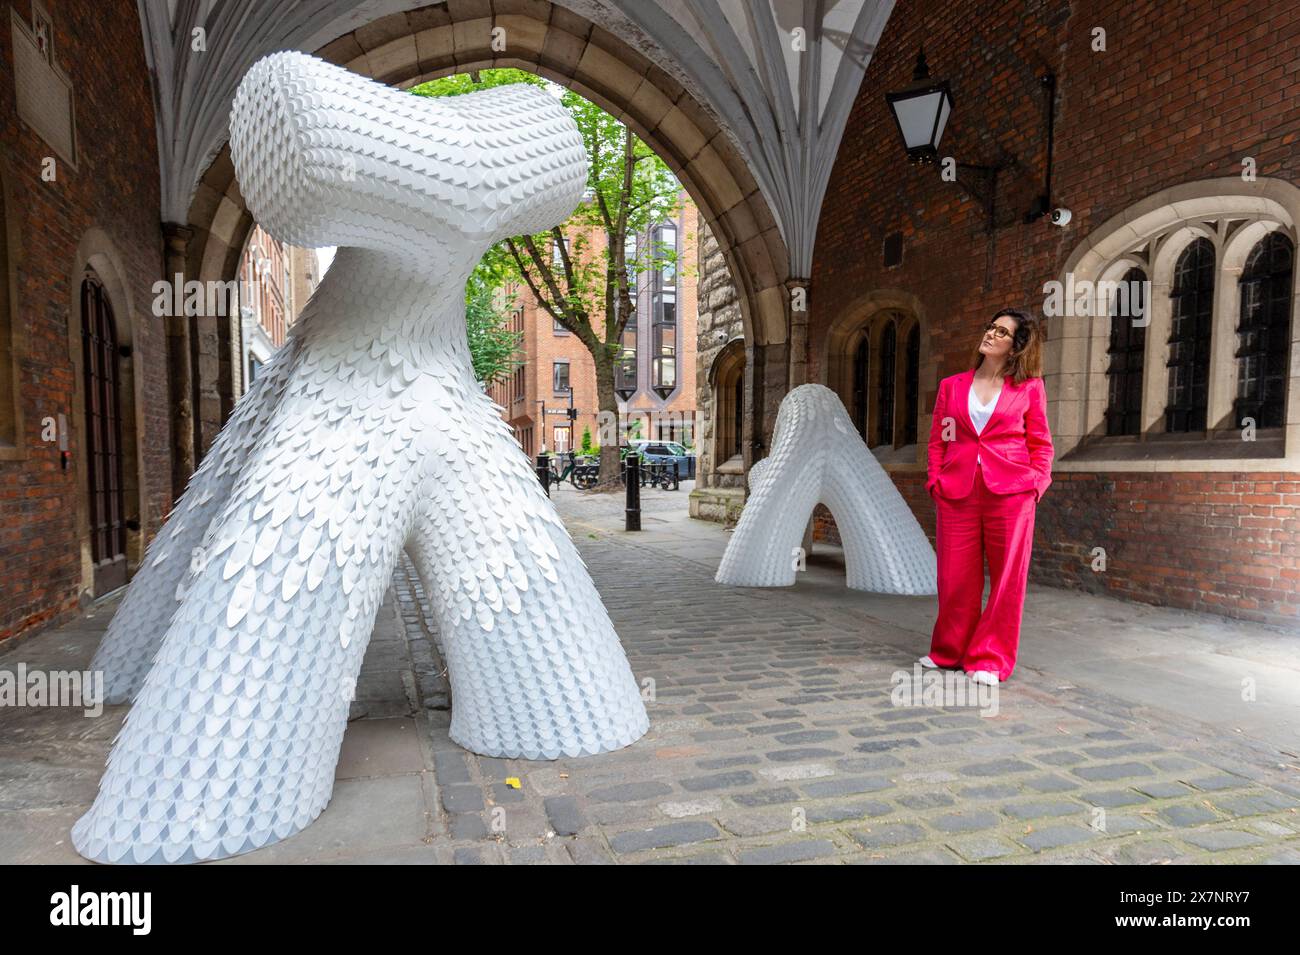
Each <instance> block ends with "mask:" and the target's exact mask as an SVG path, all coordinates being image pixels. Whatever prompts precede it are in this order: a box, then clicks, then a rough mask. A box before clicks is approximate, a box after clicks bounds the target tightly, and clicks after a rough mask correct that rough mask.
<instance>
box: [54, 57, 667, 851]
mask: <svg viewBox="0 0 1300 955" xmlns="http://www.w3.org/2000/svg"><path fill="white" fill-rule="evenodd" d="M230 127H231V130H230V132H231V139H230V142H231V153H232V156H233V158H234V163H235V169H236V171H237V173H238V176H239V184H240V188H241V189H242V191H243V195H244V198H245V199H246V200H247V202H248V207H249V209H250V210H251V211H252V213H253V215H254V216H255V217H256V219H257V221H258V222H260V223H261V224H262V226H263V227H264V228H266V229H267V230H268V231H269V232H270V233H271V234H272V235H274V236H276V237H277V238H278V239H280V240H281V241H283V242H286V243H290V244H294V245H302V246H316V247H319V246H325V245H337V246H340V249H339V252H338V254H337V257H336V258H335V260H334V264H333V266H332V268H331V269H330V271H329V273H328V274H327V275H326V276H325V278H324V280H323V281H322V283H321V285H320V287H319V288H318V289H317V291H316V294H315V295H314V296H313V297H312V300H311V301H310V302H309V303H308V305H307V307H306V310H305V312H304V314H303V316H302V318H301V320H300V321H299V322H298V323H297V324H295V325H294V326H293V329H292V331H291V335H290V340H289V342H288V343H287V344H286V345H285V346H284V348H283V349H282V350H281V351H280V353H279V354H278V355H277V356H276V358H275V360H274V361H273V362H272V365H271V366H270V367H269V368H268V370H267V373H266V375H265V376H264V377H262V378H261V379H259V380H258V381H257V383H256V384H255V386H254V388H253V389H252V390H251V391H250V392H249V393H248V394H247V395H245V396H244V398H243V399H242V400H241V401H240V403H239V405H238V407H237V408H236V411H235V414H234V415H233V416H232V418H231V419H230V421H229V423H228V424H227V426H226V428H225V429H224V430H223V431H222V433H221V435H220V436H219V438H218V439H217V441H216V442H215V444H214V445H213V448H212V450H211V452H210V453H209V454H208V456H207V457H206V458H205V460H204V462H203V465H202V467H201V468H200V469H199V470H198V472H197V473H196V474H195V475H194V478H193V480H192V481H191V482H190V485H189V488H188V489H187V490H186V492H185V495H184V497H183V498H182V499H181V501H180V502H179V503H178V505H177V508H176V511H175V513H174V514H173V515H172V517H171V519H170V521H169V522H168V524H167V526H165V527H164V528H163V530H162V531H161V532H160V533H159V535H158V537H157V539H156V540H155V541H154V542H153V544H152V545H151V546H150V548H149V551H148V554H147V555H146V558H145V561H144V564H143V565H142V566H141V569H140V572H139V573H138V574H137V576H136V578H135V579H134V581H133V582H132V584H131V587H130V590H129V591H128V593H127V596H126V599H125V600H124V602H123V604H122V607H121V609H120V610H119V611H118V613H117V616H116V617H115V619H114V620H113V622H112V625H111V626H110V628H109V631H108V634H107V635H106V637H105V639H104V643H103V645H102V646H101V647H100V649H99V652H98V654H97V656H96V658H95V661H94V664H93V665H94V666H95V667H96V668H102V669H103V670H105V671H106V686H107V689H108V694H109V697H110V699H112V700H116V701H122V700H125V699H130V698H131V697H132V696H134V698H135V705H134V707H133V708H132V710H131V712H130V714H129V715H128V717H127V720H126V723H125V725H124V727H123V729H122V732H121V734H120V735H119V737H118V739H117V742H116V745H115V746H114V748H113V751H112V754H111V755H110V757H109V760H108V768H107V771H106V773H105V775H104V778H103V780H102V782H101V784H100V790H99V795H98V797H97V798H96V799H95V802H94V805H93V806H92V807H91V809H90V811H89V812H87V813H86V815H85V816H83V817H82V818H81V819H80V820H79V821H78V822H77V824H76V826H75V827H74V829H73V842H74V844H75V845H76V847H77V850H78V851H79V852H80V853H81V854H82V855H83V856H86V857H87V858H90V859H95V860H99V861H104V862H178V861H179V862H191V861H196V860H203V859H216V858H221V857H224V856H230V855H234V854H236V853H240V852H245V851H248V850H250V849H256V848H258V847H260V846H264V845H267V844H268V843H272V842H275V841H277V840H280V839H284V838H285V837H287V836H289V835H291V834H292V833H294V832H297V831H298V830H300V829H302V828H303V827H304V826H306V825H307V824H308V823H310V822H311V821H312V820H313V819H315V818H316V816H317V815H319V814H320V812H321V810H322V809H324V808H325V805H326V803H327V802H328V801H329V798H330V794H331V791H332V789H333V784H334V769H335V764H336V762H337V760H338V754H339V745H340V742H341V741H342V738H343V731H344V727H345V725H346V723H347V714H348V706H349V701H350V700H351V698H352V696H353V688H354V687H355V685H356V678H357V674H358V671H359V669H360V666H361V658H362V655H363V653H364V652H365V649H366V643H367V641H368V640H369V637H370V631H371V629H372V627H373V626H374V621H375V614H376V612H377V610H378V607H379V604H380V601H381V598H382V596H383V593H384V590H385V588H386V587H387V586H388V583H389V580H390V578H391V576H392V571H393V567H394V564H395V562H396V561H397V559H398V555H399V554H400V552H401V551H402V550H403V549H405V550H406V551H407V553H409V554H410V556H411V558H412V560H413V561H414V564H415V566H416V569H417V570H418V572H419V574H420V577H421V579H422V581H423V583H424V587H425V589H426V591H427V592H428V594H429V596H430V602H431V604H432V605H433V607H434V608H435V611H436V613H437V616H438V625H439V627H440V629H441V633H442V641H443V645H444V647H445V652H446V662H447V664H448V667H449V671H450V678H451V685H452V701H453V711H452V721H451V738H452V739H453V740H455V741H456V742H457V743H459V744H461V745H462V746H465V747H466V748H467V749H470V750H473V751H474V752H477V753H483V754H487V755H492V756H501V757H522V758H528V759H554V758H557V757H560V756H562V755H567V756H580V755H585V754H594V753H600V752H604V751H607V750H612V749H617V748H619V747H622V746H626V745H628V744H629V743H631V742H633V741H634V740H636V739H637V738H639V737H640V736H641V735H642V734H643V733H644V732H645V731H646V729H647V727H648V721H647V718H646V711H645V707H644V704H643V703H642V700H641V696H640V694H639V692H638V688H637V685H636V682H635V679H634V678H633V675H632V671H631V668H630V667H629V666H628V662H627V658H626V656H625V655H624V652H623V648H622V645H621V644H620V643H619V639H618V635H617V634H616V633H615V632H614V627H613V625H612V624H611V622H610V619H609V616H608V614H607V613H606V611H605V608H604V606H603V605H602V603H601V601H600V597H599V595H598V594H597V592H596V590H595V587H594V586H593V585H592V582H591V578H590V576H589V575H588V574H587V571H586V568H585V566H584V564H583V562H582V560H581V558H580V557H579V555H578V552H577V550H576V548H575V547H574V546H573V542H572V540H570V538H569V536H568V534H567V532H566V531H565V529H564V526H563V524H562V523H561V522H560V519H559V518H558V516H557V515H556V513H555V511H554V508H553V506H552V505H551V503H550V501H549V500H548V499H547V497H546V494H545V493H544V492H543V491H542V489H541V486H540V484H539V482H538V480H537V477H536V475H535V473H534V471H533V469H532V465H531V463H530V462H529V460H528V459H527V457H526V456H525V455H524V453H523V451H522V450H521V449H520V447H519V445H518V444H517V443H516V442H515V441H514V439H513V437H512V435H511V431H510V429H509V427H508V426H507V425H506V423H505V422H504V421H503V420H502V419H501V417H500V415H499V414H498V412H499V408H498V406H496V405H495V404H493V402H492V401H491V399H490V398H489V397H488V396H487V395H486V394H485V393H484V392H483V389H482V387H481V386H480V385H479V384H478V383H477V382H476V381H475V379H474V374H473V370H472V366H471V363H470V355H469V348H468V345H467V342H466V332H465V309H464V287H465V280H466V278H467V277H468V275H469V272H470V270H471V269H472V267H473V266H474V264H475V263H476V262H477V261H478V259H479V258H480V256H481V255H482V254H483V253H484V252H485V251H486V250H487V249H488V248H489V246H490V245H491V244H492V243H493V242H494V241H497V240H498V239H501V238H503V237H505V236H507V235H515V234H520V233H533V232H537V231H541V230H543V229H546V228H549V227H550V226H551V225H553V224H555V223H557V222H560V221H562V220H563V219H564V218H565V217H566V216H568V215H569V213H570V212H571V211H572V210H573V209H574V207H575V206H576V205H577V203H578V201H579V199H580V197H581V195H582V192H583V189H584V188H585V186H586V179H587V157H586V153H585V151H584V149H583V144H582V138H581V136H580V135H579V133H578V130H577V127H576V126H575V124H574V123H573V121H572V119H571V117H570V116H569V115H568V113H567V111H566V110H565V109H564V108H563V107H562V106H561V104H560V103H559V102H558V101H557V100H556V99H555V98H554V97H552V96H551V95H549V94H548V93H547V92H546V91H545V90H541V89H538V88H536V87H531V86H506V87H499V88H496V89H491V90H486V91H483V92H478V93H472V94H469V95H465V96H459V97H451V98H444V99H425V98H420V97H416V96H413V95H411V94H409V93H404V92H400V91H398V90H393V89H390V88H388V87H385V86H382V85H380V84H378V83H375V82H372V81H370V80H367V79H364V78H362V77H359V76H357V75H355V74H353V73H350V72H348V71H347V70H344V69H341V68H340V67H336V66H332V65H330V64H327V63H325V62H323V61H321V60H318V59H315V58H313V57H309V56H305V55H302V54H298V53H279V54H275V55H273V56H269V57H266V58H265V59H263V60H261V61H259V62H258V63H256V64H255V65H254V66H253V67H252V69H250V70H249V72H248V75H247V76H246V77H245V78H244V80H243V82H242V83H241V84H240V87H239V91H238V93H237V95H236V97H235V102H234V108H233V111H232V115H231V122H230Z"/></svg>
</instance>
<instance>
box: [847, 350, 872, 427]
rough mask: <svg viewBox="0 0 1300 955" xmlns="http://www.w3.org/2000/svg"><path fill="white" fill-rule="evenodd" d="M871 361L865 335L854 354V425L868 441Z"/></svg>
mask: <svg viewBox="0 0 1300 955" xmlns="http://www.w3.org/2000/svg"><path fill="white" fill-rule="evenodd" d="M870 361H871V343H870V342H869V341H868V340H867V336H866V335H863V336H862V340H861V341H860V342H858V347H857V348H856V349H855V350H854V352H853V407H852V409H851V410H852V412H853V424H854V425H855V426H856V427H857V429H858V434H860V435H862V440H863V441H866V440H867V380H868V370H869V366H870Z"/></svg>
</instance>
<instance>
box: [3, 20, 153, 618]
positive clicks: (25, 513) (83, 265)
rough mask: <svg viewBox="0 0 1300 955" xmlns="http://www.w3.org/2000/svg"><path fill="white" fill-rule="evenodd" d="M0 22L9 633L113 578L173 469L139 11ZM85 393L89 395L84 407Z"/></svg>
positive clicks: (135, 555) (121, 573)
mask: <svg viewBox="0 0 1300 955" xmlns="http://www.w3.org/2000/svg"><path fill="white" fill-rule="evenodd" d="M0 31H3V33H4V37H3V42H0V131H2V135H0V186H2V189H3V193H2V194H3V220H4V221H3V226H2V227H0V233H3V235H4V237H5V242H4V244H3V247H0V253H2V254H0V272H3V275H4V281H3V289H2V291H3V296H0V340H2V342H3V344H2V345H0V364H3V366H4V368H3V371H0V405H3V406H4V407H3V411H0V423H3V426H4V427H3V429H0V430H3V433H0V579H2V580H3V583H0V639H4V638H5V637H8V636H11V635H13V634H18V633H22V632H24V631H27V630H31V629H33V628H35V627H37V626H40V625H42V624H47V623H50V622H52V621H55V620H58V619H60V618H61V617H64V616H66V615H67V614H69V613H70V612H72V611H74V610H75V609H76V608H77V607H78V604H79V601H80V600H81V599H84V597H86V596H89V595H93V594H95V593H97V592H101V593H102V592H103V591H104V590H106V589H109V588H111V587H112V586H114V585H115V584H116V583H120V582H121V581H123V580H125V575H126V573H127V572H128V569H129V567H130V565H133V564H134V563H136V562H138V560H139V559H140V555H141V554H142V552H143V547H144V544H145V542H146V540H147V539H148V538H149V536H150V535H152V534H153V533H155V532H156V531H157V528H158V526H159V525H160V524H161V522H162V520H163V519H164V517H165V516H166V514H167V512H168V509H169V507H170V503H171V500H172V485H171V471H172V466H171V446H170V439H169V435H170V427H171V419H170V414H169V401H168V379H167V339H166V331H165V328H164V326H163V324H162V319H159V318H155V317H154V315H153V314H152V308H151V306H152V303H153V300H154V293H153V291H152V286H153V284H154V283H155V282H156V281H157V280H158V279H159V278H160V277H161V275H162V272H163V268H162V262H163V260H162V232H161V227H160V221H161V216H160V212H159V181H158V174H157V170H158V153H157V139H156V131H155V127H154V101H153V96H152V93H151V90H150V82H149V70H148V68H147V66H146V63H145V55H144V49H143V42H142V38H141V31H140V19H139V12H138V10H137V9H136V6H135V4H133V3H118V2H113V3H102V4H93V5H92V4H85V3H71V2H56V0H49V2H44V3H42V2H36V3H32V2H31V0H19V2H17V3H14V4H12V5H11V4H5V5H4V10H3V13H0ZM83 322H84V323H85V326H86V329H85V332H84V333H83ZM87 338H89V339H91V341H90V343H89V347H88V344H87ZM88 357H89V360H90V364H91V367H90V368H87V358H88ZM88 387H89V388H90V390H92V391H94V392H96V394H97V396H98V399H99V400H98V402H97V403H96V404H94V405H92V406H91V407H89V408H88V405H87V391H88ZM110 431H111V432H113V434H112V436H111V438H110V439H109V441H108V442H105V440H104V439H103V438H104V435H106V434H107V433H108V432H110ZM65 447H66V451H67V454H66V456H65V455H64V454H63V450H62V449H63V448H65ZM92 454H93V455H94V456H95V461H94V462H93V463H94V465H95V467H94V469H93V470H94V473H95V478H96V486H97V494H96V496H95V498H94V499H92V495H91V492H90V481H91V479H92V478H91V473H92V461H91V460H90V458H91V455H92ZM65 457H66V460H65ZM92 525H93V526H92ZM96 558H98V561H96Z"/></svg>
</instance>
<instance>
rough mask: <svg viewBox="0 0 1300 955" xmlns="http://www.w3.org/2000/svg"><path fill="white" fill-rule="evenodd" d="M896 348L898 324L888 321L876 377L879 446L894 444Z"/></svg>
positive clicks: (883, 335)
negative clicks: (878, 372) (877, 387)
mask: <svg viewBox="0 0 1300 955" xmlns="http://www.w3.org/2000/svg"><path fill="white" fill-rule="evenodd" d="M897 346H898V323H897V322H896V321H893V320H891V321H889V322H888V323H887V324H886V325H885V327H884V329H882V331H881V333H880V374H879V375H878V376H877V381H878V386H879V390H878V392H877V398H878V400H879V405H878V406H877V407H878V408H879V415H880V417H879V419H878V420H879V421H880V432H879V434H880V440H879V441H878V442H877V443H879V444H885V445H890V446H892V445H893V443H894V382H895V381H896V380H897V379H896V378H895V376H894V355H895V352H896V351H897Z"/></svg>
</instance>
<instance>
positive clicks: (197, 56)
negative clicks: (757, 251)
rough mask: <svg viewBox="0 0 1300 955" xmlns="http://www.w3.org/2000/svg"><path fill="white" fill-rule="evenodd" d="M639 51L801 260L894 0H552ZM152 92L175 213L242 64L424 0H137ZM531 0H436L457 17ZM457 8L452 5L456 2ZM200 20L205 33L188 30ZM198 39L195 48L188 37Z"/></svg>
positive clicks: (314, 43) (222, 130)
mask: <svg viewBox="0 0 1300 955" xmlns="http://www.w3.org/2000/svg"><path fill="white" fill-rule="evenodd" d="M556 2H557V5H558V6H561V7H565V8H567V9H569V10H571V11H573V12H574V13H576V14H579V15H581V16H584V17H586V18H587V19H589V20H591V21H592V22H593V23H595V24H597V25H598V26H600V27H602V28H603V29H605V30H607V31H608V32H609V33H611V34H613V35H615V36H617V37H619V38H620V39H621V40H623V41H624V42H626V43H628V45H629V46H631V47H632V48H633V49H635V50H638V51H639V52H641V53H643V54H644V55H645V56H646V57H647V58H648V59H649V60H651V61H652V62H653V63H654V64H655V65H657V66H658V67H659V68H660V69H662V70H664V72H665V73H667V74H669V75H670V76H672V77H673V78H674V79H675V80H677V82H679V83H681V84H682V86H683V87H685V88H686V89H687V90H688V91H689V92H690V93H691V95H692V96H693V97H694V98H695V99H696V100H697V101H698V102H699V103H700V104H701V105H702V106H703V107H704V108H705V109H707V110H709V111H710V112H711V113H712V115H713V118H714V119H715V120H716V121H717V123H718V125H719V126H720V127H721V128H722V129H723V130H724V131H725V132H726V133H727V135H728V137H729V138H730V140H731V142H732V144H733V145H734V146H735V148H736V150H737V151H738V152H739V153H740V155H741V156H742V157H743V158H744V160H745V162H746V164H747V165H748V167H749V169H750V172H751V173H752V175H753V177H754V180H755V181H756V182H757V183H758V185H759V188H760V189H761V190H762V192H763V195H764V196H765V198H766V199H767V202H768V203H769V205H770V207H771V209H772V211H773V214H774V215H775V217H776V219H777V224H778V226H779V227H780V231H781V235H782V237H783V238H784V240H785V245H786V248H787V250H788V254H789V258H790V261H789V263H788V267H789V273H790V274H791V275H792V276H796V277H807V276H808V275H809V273H810V272H811V265H812V251H813V242H814V239H815V236H816V230H817V219H818V214H819V212H820V208H821V202H822V196H823V194H824V192H825V188H826V182H827V179H828V178H829V176H830V171H831V166H832V164H833V162H834V159H835V154H836V151H837V149H838V147H839V143H840V138H841V135H842V133H843V130H844V124H845V122H846V121H847V118H848V114H849V109H850V107H851V106H852V103H853V99H854V97H855V95H856V93H857V90H858V86H859V85H860V83H861V80H862V75H863V72H864V71H865V69H866V66H867V63H868V61H869V60H870V57H871V54H872V52H873V51H874V49H875V45H876V43H877V41H878V39H879V37H880V34H881V32H882V30H883V29H884V26H885V22H886V20H887V19H888V17H889V13H890V11H891V10H892V8H893V0H556ZM138 3H139V9H140V16H141V21H142V26H143V30H144V37H145V47H146V52H147V54H148V56H149V58H150V67H151V69H152V70H153V73H154V79H155V89H156V94H157V99H158V104H159V108H158V127H159V129H158V132H159V144H160V153H161V163H162V191H163V214H164V217H165V218H166V219H167V220H168V221H173V222H178V223H184V222H185V221H186V215H187V212H188V209H189V207H190V201H191V199H192V197H193V195H194V190H195V188H196V185H197V183H198V181H199V178H200V177H201V176H202V174H203V172H204V170H205V169H206V168H207V166H208V165H209V164H210V163H211V162H212V160H213V158H214V157H215V156H216V154H217V153H218V151H219V150H220V149H221V146H222V145H223V144H224V143H225V141H226V138H227V135H228V132H227V128H226V124H227V120H228V116H229V109H230V102H231V99H232V97H233V95H234V91H235V87H236V85H237V84H238V82H239V80H240V78H241V77H242V76H243V74H244V72H245V71H246V70H247V69H248V67H249V66H250V65H251V64H252V63H253V62H254V61H255V60H257V59H258V58H259V57H261V56H262V55H264V54H266V53H269V52H271V51H273V50H281V49H300V50H306V51H309V52H314V51H316V50H319V49H320V48H322V47H324V46H325V45H326V44H327V43H329V42H330V41H332V40H334V39H335V38H337V37H340V36H342V35H344V34H346V33H349V32H351V31H353V30H356V29H358V28H360V27H364V26H365V25H366V24H368V23H371V22H373V21H375V20H378V19H380V18H382V17H385V16H388V15H390V14H394V13H401V12H405V11H411V10H416V9H418V8H422V7H428V6H430V5H431V4H429V3H427V2H421V0H359V2H358V0H276V2H271V3H268V2H265V0H138ZM532 5H533V4H532V2H531V0H491V3H489V2H488V0H446V3H445V6H446V7H447V8H448V10H449V11H450V12H451V14H452V17H453V19H463V18H468V17H481V16H483V15H484V11H485V10H488V11H490V12H491V13H492V14H496V15H502V14H508V13H524V14H527V13H528V12H529V8H530V6H532ZM458 7H459V8H461V9H460V10H458V9H457V8H458ZM200 27H201V28H202V29H203V37H202V40H203V42H202V44H200V43H197V42H196V41H195V32H194V31H195V30H196V29H197V28H200ZM200 45H201V46H203V47H205V49H196V47H198V46H200Z"/></svg>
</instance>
